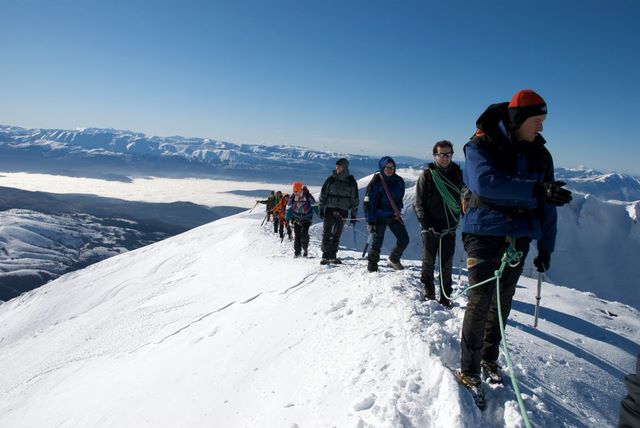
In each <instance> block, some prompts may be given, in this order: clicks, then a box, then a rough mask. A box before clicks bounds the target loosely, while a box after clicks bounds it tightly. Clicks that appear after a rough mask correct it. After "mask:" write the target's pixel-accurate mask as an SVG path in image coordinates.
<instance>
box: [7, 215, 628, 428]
mask: <svg viewBox="0 0 640 428" xmlns="http://www.w3.org/2000/svg"><path fill="white" fill-rule="evenodd" d="M262 217H263V216H262V215H261V213H254V214H247V213H244V214H241V215H238V216H233V217H229V218H227V219H223V220H220V221H217V222H215V223H212V224H210V225H205V226H202V227H200V228H197V229H194V230H191V231H189V232H187V233H185V234H182V235H179V236H176V237H174V238H171V239H169V240H166V241H163V242H160V243H157V244H154V245H151V246H148V247H145V248H142V249H140V250H137V251H133V252H130V253H127V254H123V255H120V256H116V257H113V258H111V259H108V260H105V261H103V262H101V263H98V264H96V265H92V266H90V267H89V268H87V269H84V270H82V271H79V272H74V273H72V274H69V275H65V276H64V277H62V278H60V279H59V280H57V281H54V282H52V283H49V284H47V285H46V286H44V287H42V288H41V289H38V290H35V291H33V292H30V293H27V294H25V295H23V296H20V297H19V298H16V299H14V300H12V301H10V302H8V303H5V304H3V305H0V343H2V348H0V364H3V366H5V367H8V366H9V365H10V364H11V365H12V366H13V367H14V369H13V370H10V371H3V373H0V391H2V394H3V396H5V397H6V398H5V399H4V400H2V402H0V425H2V426H17V425H25V426H29V425H31V426H51V425H64V426H114V425H115V426H123V425H136V426H212V425H217V424H219V423H220V422H224V425H225V426H269V427H270V426H291V427H293V426H297V427H307V426H355V427H443V426H447V427H476V426H484V427H519V426H524V424H523V421H522V418H521V416H520V413H519V409H518V406H517V402H516V399H515V396H514V392H513V387H512V386H511V385H510V383H507V384H505V385H504V386H491V387H490V386H488V385H486V386H485V390H486V396H487V398H488V406H487V409H486V410H485V411H484V412H480V411H479V410H478V409H477V408H476V406H475V405H474V403H473V400H472V398H471V396H470V395H469V394H468V393H467V392H466V391H465V390H463V389H462V388H461V387H459V386H458V385H457V383H456V382H455V380H454V378H453V375H452V372H451V369H453V368H456V367H458V364H459V360H460V350H459V340H460V329H461V325H462V319H463V316H464V309H463V308H464V304H465V301H464V298H461V299H459V300H458V301H457V302H456V303H455V305H454V307H453V309H451V310H445V309H443V308H442V307H441V306H440V305H439V304H438V303H436V302H433V301H431V302H424V301H423V298H424V293H423V289H422V284H421V283H420V280H419V276H420V275H419V273H420V262H419V261H417V260H403V264H405V266H406V269H405V270H404V271H393V270H392V269H390V268H388V267H386V266H385V262H386V261H385V260H384V258H383V260H381V263H380V267H381V269H380V271H379V272H378V273H373V274H371V273H367V272H366V261H365V260H362V259H361V258H360V254H358V253H357V252H354V251H344V250H341V252H340V253H339V255H340V256H341V257H342V258H343V260H345V264H343V265H341V266H320V265H319V260H320V259H319V252H320V250H319V247H320V244H319V235H320V233H321V225H318V224H316V225H314V226H312V229H311V234H312V239H311V243H310V246H309V250H310V256H311V257H312V258H309V259H304V258H298V259H294V258H293V248H292V247H293V245H292V242H289V241H287V240H285V241H284V242H282V243H281V242H280V240H279V238H277V236H276V235H274V234H273V232H272V229H271V226H269V225H266V226H265V227H264V228H262V229H260V228H259V224H260V221H261V220H262ZM344 239H346V238H344ZM392 241H393V236H392V235H391V234H390V233H388V234H387V237H386V243H387V245H389V243H390V242H392ZM455 278H457V275H456V276H455ZM456 282H457V281H456ZM465 285H466V278H465V277H464V276H463V277H462V278H461V280H460V283H456V284H455V287H456V289H460V288H462V287H464V286H465ZM534 289H535V281H534V280H532V279H528V278H522V279H521V281H520V286H519V288H518V291H517V292H516V296H515V299H514V308H513V311H512V314H511V316H510V321H509V326H508V327H507V338H508V341H509V349H510V352H511V358H512V362H513V364H514V368H513V370H514V372H515V374H516V376H517V378H518V380H519V382H520V389H521V391H522V393H523V399H524V402H525V405H526V408H527V410H528V412H529V417H530V418H531V420H532V422H533V424H534V426H540V427H557V426H576V427H579V426H594V427H596V426H597V427H599V426H611V425H612V424H614V423H615V421H616V418H617V404H618V403H619V400H620V398H621V397H622V388H623V386H622V381H621V378H622V376H623V375H624V373H626V372H628V371H630V369H631V367H632V365H633V363H634V358H635V354H634V351H635V352H637V345H636V343H637V342H638V339H639V335H640V333H638V330H639V327H640V317H639V316H638V312H637V311H636V310H634V309H633V308H630V307H628V306H625V305H622V304H619V303H614V304H611V303H609V302H603V301H600V300H599V299H596V298H594V297H593V296H590V295H588V293H578V292H575V291H572V292H571V293H572V294H569V292H568V291H565V289H562V288H561V287H555V286H553V285H551V284H545V293H547V294H545V295H544V297H543V306H544V308H543V310H542V311H541V319H540V326H539V328H538V329H533V328H532V327H530V323H531V322H532V317H531V314H532V304H531V303H530V302H532V301H533V293H532V290H534ZM549 293H554V294H552V295H550V294H549ZM569 298H572V299H579V301H577V302H573V301H567V299H569ZM601 304H602V305H607V306H608V308H607V310H603V309H602V308H601V307H594V306H597V305H601ZM609 313H616V314H617V315H618V316H617V317H613V316H611V315H608V314H609ZM580 314H581V316H580ZM595 319H598V320H599V321H597V322H598V325H595V324H594V320H595ZM501 354H502V351H501ZM16 362H20V364H16ZM500 363H501V365H503V367H504V366H505V362H504V358H503V357H501V360H500ZM505 381H506V382H509V380H508V377H506V378H505ZM86 397H91V398H90V399H89V398H86ZM158 402H162V403H164V404H165V405H164V406H162V407H161V408H158V406H157V403H158ZM59 409H63V411H60V410H59Z"/></svg>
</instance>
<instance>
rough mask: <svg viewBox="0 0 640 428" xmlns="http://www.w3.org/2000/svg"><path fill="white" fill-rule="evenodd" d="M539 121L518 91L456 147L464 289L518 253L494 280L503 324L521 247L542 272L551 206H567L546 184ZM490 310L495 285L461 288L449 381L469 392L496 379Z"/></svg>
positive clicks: (550, 238)
mask: <svg viewBox="0 0 640 428" xmlns="http://www.w3.org/2000/svg"><path fill="white" fill-rule="evenodd" d="M546 117H547V104H546V103H545V101H544V100H543V99H542V97H541V96H540V95H538V94H537V93H535V92H534V91H532V90H530V89H523V90H520V91H518V92H517V93H516V94H515V95H514V96H513V97H512V98H511V101H510V102H503V103H499V104H492V105H490V106H489V107H488V108H487V109H486V110H485V111H484V113H482V115H481V116H480V117H479V118H478V120H477V122H476V126H477V131H476V134H475V136H474V137H473V138H472V139H471V141H470V142H469V143H467V144H466V145H465V147H464V152H465V171H464V177H465V182H466V185H467V187H468V191H469V195H468V208H466V209H465V214H464V217H463V220H462V238H463V242H464V247H465V250H466V252H467V254H468V258H467V268H468V278H469V285H474V284H478V283H480V282H482V281H485V280H487V279H489V278H492V277H493V276H494V272H496V271H497V270H498V269H499V267H500V264H501V257H502V255H503V253H504V252H505V250H507V248H514V249H515V250H516V251H520V252H522V256H521V258H520V262H519V264H518V265H517V266H510V265H508V266H507V267H506V268H505V269H504V271H503V273H502V277H501V278H500V310H501V313H502V318H503V322H504V323H505V324H506V322H507V318H508V316H509V312H510V311H511V302H512V299H513V295H514V293H515V291H516V284H517V283H518V278H519V277H520V274H521V273H522V269H523V265H524V259H525V258H526V256H527V252H528V251H529V243H530V242H531V240H536V241H537V250H538V254H537V256H536V257H535V259H534V261H533V262H534V265H535V266H536V268H537V269H538V271H541V272H545V271H547V270H548V269H549V265H550V261H551V253H552V252H553V250H554V247H555V241H556V231H557V213H556V207H558V206H562V205H564V204H567V203H569V202H570V201H571V192H570V191H568V190H566V189H564V188H563V186H564V185H565V183H563V182H560V181H555V179H554V172H553V171H554V169H553V159H552V157H551V154H550V153H549V151H548V150H547V148H546V147H545V144H546V141H545V140H544V138H543V137H542V135H540V132H542V129H543V127H542V123H543V122H544V120H545V119H546ZM511 246H512V247H511ZM498 309H499V308H498V307H497V300H496V281H495V279H493V280H492V281H490V282H488V283H486V284H483V285H481V286H479V287H476V288H472V289H470V290H469V297H468V303H467V309H466V311H465V314H464V320H463V324H462V336H461V340H460V347H461V351H462V352H461V361H460V369H458V370H457V371H456V379H457V380H458V382H459V383H461V384H462V385H464V386H465V387H467V388H469V389H471V390H472V392H473V390H474V388H479V386H480V382H481V370H482V376H483V377H484V378H485V379H487V380H488V381H489V382H501V379H502V377H501V374H500V370H499V366H498V363H497V361H498V355H499V344H500V340H501V333H500V325H499V321H498Z"/></svg>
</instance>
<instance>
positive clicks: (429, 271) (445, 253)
mask: <svg viewBox="0 0 640 428" xmlns="http://www.w3.org/2000/svg"><path fill="white" fill-rule="evenodd" d="M441 239H442V245H441V246H442V248H441V249H440V251H441V254H440V263H438V264H437V265H436V255H437V254H438V248H439V247H440V239H439V238H437V237H435V236H433V235H430V234H429V233H422V274H421V276H420V281H422V283H423V284H424V288H425V292H426V294H427V296H435V292H436V289H435V286H434V284H433V270H434V268H435V269H440V266H439V265H442V272H440V275H441V276H440V283H441V284H442V287H443V288H444V291H445V293H446V294H447V295H448V296H451V291H452V287H451V284H452V281H451V274H452V273H453V253H454V252H455V249H456V235H455V234H451V233H448V234H446V235H444V236H442V237H441ZM444 300H446V298H445V297H444V296H440V301H444Z"/></svg>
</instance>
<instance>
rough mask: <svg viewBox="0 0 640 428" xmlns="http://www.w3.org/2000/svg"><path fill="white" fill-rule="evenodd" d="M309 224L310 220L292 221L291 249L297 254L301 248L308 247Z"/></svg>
mask: <svg viewBox="0 0 640 428" xmlns="http://www.w3.org/2000/svg"><path fill="white" fill-rule="evenodd" d="M309 226H311V220H306V219H305V220H300V221H296V222H294V223H293V235H294V238H293V251H294V252H295V253H296V254H297V255H299V254H300V251H301V250H304V251H307V248H309Z"/></svg>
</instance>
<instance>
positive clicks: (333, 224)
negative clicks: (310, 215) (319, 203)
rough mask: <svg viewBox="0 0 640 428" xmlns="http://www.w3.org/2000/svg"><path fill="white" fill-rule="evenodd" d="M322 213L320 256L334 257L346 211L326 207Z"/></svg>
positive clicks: (324, 257) (325, 257)
mask: <svg viewBox="0 0 640 428" xmlns="http://www.w3.org/2000/svg"><path fill="white" fill-rule="evenodd" d="M343 214H344V215H343ZM324 215H325V217H324V223H322V258H323V259H335V258H336V255H337V253H338V246H339V245H340V235H342V229H344V217H346V213H342V212H341V211H339V210H334V209H331V208H327V209H325V214H324Z"/></svg>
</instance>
